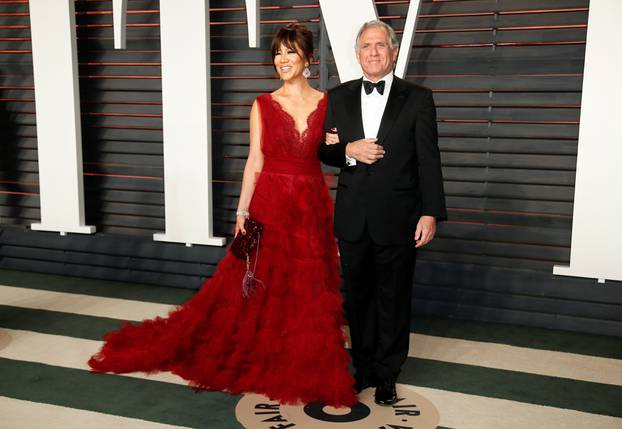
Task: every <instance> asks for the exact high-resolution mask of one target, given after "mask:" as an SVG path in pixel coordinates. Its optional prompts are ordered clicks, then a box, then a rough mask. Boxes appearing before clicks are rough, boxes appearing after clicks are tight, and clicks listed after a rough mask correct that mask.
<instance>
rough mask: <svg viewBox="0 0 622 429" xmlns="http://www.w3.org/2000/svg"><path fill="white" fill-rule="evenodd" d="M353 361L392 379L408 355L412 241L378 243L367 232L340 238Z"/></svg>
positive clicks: (361, 368) (360, 369)
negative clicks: (353, 238)
mask: <svg viewBox="0 0 622 429" xmlns="http://www.w3.org/2000/svg"><path fill="white" fill-rule="evenodd" d="M339 253H340V257H341V267H342V272H343V277H344V287H345V292H346V297H345V307H346V315H347V319H348V323H349V325H350V339H351V342H352V363H353V364H354V368H355V369H356V371H357V372H359V373H362V374H364V375H365V376H366V377H367V378H369V379H372V380H378V381H382V380H387V379H393V380H396V379H397V376H398V374H399V372H400V369H401V367H402V364H403V363H404V362H405V361H406V358H407V357H408V344H409V338H410V305H411V295H412V293H411V291H412V284H413V274H414V268H415V254H416V251H415V242H414V240H413V241H412V243H409V244H407V245H390V246H383V245H378V244H375V243H373V242H372V240H371V238H370V237H369V235H368V234H367V233H365V234H364V236H363V238H362V239H360V240H358V241H356V242H350V241H344V240H339Z"/></svg>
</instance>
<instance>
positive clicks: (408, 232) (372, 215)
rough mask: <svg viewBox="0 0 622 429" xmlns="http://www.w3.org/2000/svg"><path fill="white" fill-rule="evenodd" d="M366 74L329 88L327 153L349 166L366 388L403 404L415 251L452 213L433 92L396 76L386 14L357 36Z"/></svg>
mask: <svg viewBox="0 0 622 429" xmlns="http://www.w3.org/2000/svg"><path fill="white" fill-rule="evenodd" d="M356 40H357V41H356V55H357V59H358V61H359V64H360V65H361V68H362V69H363V74H364V77H363V78H362V79H357V80H353V81H349V82H345V83H343V84H341V85H339V86H337V87H336V88H333V89H332V90H330V91H329V92H328V105H327V110H326V120H325V124H324V131H325V133H326V134H325V135H326V139H325V142H324V143H323V144H321V145H320V148H319V157H320V159H321V160H322V162H324V163H325V164H328V165H331V166H334V167H338V168H340V169H341V171H340V174H339V182H338V187H337V199H336V204H335V224H334V232H335V235H336V236H337V238H338V240H339V251H340V257H341V266H342V272H343V277H344V287H345V291H346V299H345V301H346V313H347V317H348V322H349V325H350V338H351V342H352V360H353V364H354V367H355V370H356V372H355V380H356V385H355V389H356V390H357V392H360V391H361V390H363V389H365V388H367V387H370V386H375V387H376V391H375V401H376V403H378V404H381V405H391V404H394V403H395V402H396V401H397V392H396V389H395V382H396V380H397V376H398V374H399V372H400V369H401V366H402V364H403V363H404V362H405V360H406V358H407V356H408V346H409V337H410V306H411V288H412V284H413V274H414V266H415V249H416V248H418V247H421V246H424V245H426V244H427V243H428V242H430V240H432V238H433V237H434V234H435V231H436V222H437V221H438V220H442V219H446V217H447V214H446V209H445V197H444V192H443V178H442V173H441V163H440V154H439V149H438V141H437V140H438V135H437V127H436V109H435V106H434V100H433V98H432V91H430V90H429V89H427V88H424V87H422V86H418V85H415V84H414V83H411V82H407V81H405V80H402V79H400V78H398V77H397V76H394V75H393V69H394V65H395V61H396V60H397V53H398V47H397V46H398V45H397V38H396V36H395V32H394V31H393V29H392V28H391V27H390V26H388V25H387V24H385V23H383V22H381V21H371V22H368V23H366V24H364V25H363V26H362V27H361V29H360V31H359V33H358V36H357V39H356Z"/></svg>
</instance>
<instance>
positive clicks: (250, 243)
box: [231, 218, 263, 259]
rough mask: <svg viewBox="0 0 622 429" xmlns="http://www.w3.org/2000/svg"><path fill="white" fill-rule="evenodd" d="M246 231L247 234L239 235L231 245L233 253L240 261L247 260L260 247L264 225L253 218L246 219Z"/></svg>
mask: <svg viewBox="0 0 622 429" xmlns="http://www.w3.org/2000/svg"><path fill="white" fill-rule="evenodd" d="M244 229H245V230H246V234H242V233H241V232H240V233H238V235H236V237H235V238H234V239H233V243H231V253H233V254H234V255H235V256H237V257H238V258H240V259H246V258H247V257H248V256H250V254H251V252H252V251H253V249H255V247H256V246H258V245H259V240H260V238H261V232H262V231H263V225H262V224H260V223H259V222H257V221H256V220H254V219H252V218H246V221H245V222H244Z"/></svg>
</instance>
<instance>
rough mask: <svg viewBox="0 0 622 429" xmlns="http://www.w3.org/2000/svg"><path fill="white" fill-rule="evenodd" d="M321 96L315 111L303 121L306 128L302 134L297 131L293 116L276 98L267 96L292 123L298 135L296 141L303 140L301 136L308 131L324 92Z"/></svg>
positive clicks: (270, 95)
mask: <svg viewBox="0 0 622 429" xmlns="http://www.w3.org/2000/svg"><path fill="white" fill-rule="evenodd" d="M323 94H324V95H323V96H322V98H320V100H319V101H318V102H317V105H316V106H315V109H313V110H312V111H311V112H310V113H309V114H308V115H307V119H306V121H305V123H306V124H307V128H305V129H304V131H302V132H301V131H300V130H299V129H298V123H297V122H296V118H294V116H293V115H292V114H291V113H289V112H288V111H287V109H285V107H283V105H282V104H281V103H280V102H279V101H278V100H277V99H276V98H274V96H273V95H272V94H271V93H270V94H268V96H269V97H270V100H271V101H272V102H273V103H275V104H276V105H277V106H278V107H279V110H281V111H282V112H283V113H284V114H285V115H286V116H287V117H288V118H289V119H290V120H291V121H292V122H293V123H294V130H295V131H296V133H297V134H298V139H299V140H301V139H302V138H303V136H304V135H305V134H306V133H307V131H309V121H310V119H311V117H313V115H314V114H315V112H317V111H318V110H319V109H320V105H321V104H322V102H323V101H324V99H325V98H326V92H324V93H323Z"/></svg>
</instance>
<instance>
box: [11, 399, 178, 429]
mask: <svg viewBox="0 0 622 429" xmlns="http://www.w3.org/2000/svg"><path fill="white" fill-rule="evenodd" d="M0 410H2V421H1V422H0V427H2V429H25V428H32V429H34V428H45V429H108V428H109V429H113V428H114V429H183V428H185V426H172V425H167V424H162V423H155V422H150V421H146V420H140V419H134V418H129V417H121V416H115V415H112V414H104V413H98V412H95V411H87V410H81V409H78V408H68V407H61V406H59V405H50V404H42V403H39V402H31V401H23V400H20V399H13V398H7V397H5V396H0Z"/></svg>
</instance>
